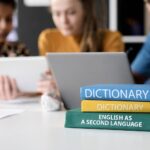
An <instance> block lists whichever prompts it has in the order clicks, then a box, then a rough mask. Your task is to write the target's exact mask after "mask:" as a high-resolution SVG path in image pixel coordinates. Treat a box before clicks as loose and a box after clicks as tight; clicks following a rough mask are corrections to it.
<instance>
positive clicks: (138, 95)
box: [80, 84, 150, 101]
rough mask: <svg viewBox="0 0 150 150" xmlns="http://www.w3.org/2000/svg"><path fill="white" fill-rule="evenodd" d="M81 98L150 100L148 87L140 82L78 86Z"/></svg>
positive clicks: (149, 88)
mask: <svg viewBox="0 0 150 150" xmlns="http://www.w3.org/2000/svg"><path fill="white" fill-rule="evenodd" d="M80 98H81V100H120V99H121V100H126V101H128V100H130V101H150V87H149V85H144V84H143V85H142V84H140V85H139V84H100V85H95V86H85V87H81V88H80Z"/></svg>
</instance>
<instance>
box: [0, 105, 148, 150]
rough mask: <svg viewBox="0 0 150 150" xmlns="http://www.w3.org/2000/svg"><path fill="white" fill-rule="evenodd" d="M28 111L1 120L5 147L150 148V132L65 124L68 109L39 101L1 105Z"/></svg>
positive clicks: (56, 149) (39, 149) (15, 149)
mask: <svg viewBox="0 0 150 150" xmlns="http://www.w3.org/2000/svg"><path fill="white" fill-rule="evenodd" d="M0 108H1V109H5V108H23V109H25V112H23V113H21V114H19V115H15V116H11V117H7V118H4V119H1V120H0V149H1V150H149V149H150V148H149V145H150V133H149V132H131V131H111V130H92V129H66V128H64V121H65V112H64V111H61V112H43V111H42V110H41V107H40V105H39V104H38V103H36V104H24V105H9V106H6V105H5V106H4V105H2V106H0Z"/></svg>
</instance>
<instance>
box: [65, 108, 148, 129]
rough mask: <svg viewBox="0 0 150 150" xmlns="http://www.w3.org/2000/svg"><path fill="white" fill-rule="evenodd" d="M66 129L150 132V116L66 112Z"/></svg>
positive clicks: (146, 114)
mask: <svg viewBox="0 0 150 150" xmlns="http://www.w3.org/2000/svg"><path fill="white" fill-rule="evenodd" d="M65 127H66V128H86V129H109V130H128V131H150V114H149V113H145V114H141V113H98V112H97V113H83V112H81V110H80V109H74V110H69V111H67V112H66V120H65Z"/></svg>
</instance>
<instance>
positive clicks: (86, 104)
mask: <svg viewBox="0 0 150 150" xmlns="http://www.w3.org/2000/svg"><path fill="white" fill-rule="evenodd" d="M81 111H82V112H142V113H144V112H150V102H125V101H95V100H83V101H81Z"/></svg>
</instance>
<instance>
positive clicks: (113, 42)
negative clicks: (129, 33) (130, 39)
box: [104, 31, 125, 52]
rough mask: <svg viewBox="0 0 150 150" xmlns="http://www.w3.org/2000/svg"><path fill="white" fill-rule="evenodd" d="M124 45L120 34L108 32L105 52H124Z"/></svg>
mask: <svg viewBox="0 0 150 150" xmlns="http://www.w3.org/2000/svg"><path fill="white" fill-rule="evenodd" d="M124 49H125V48H124V43H123V41H122V35H121V34H120V32H111V31H107V32H106V33H105V37H104V50H105V51H108V52H121V51H124Z"/></svg>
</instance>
